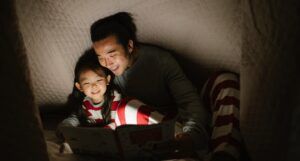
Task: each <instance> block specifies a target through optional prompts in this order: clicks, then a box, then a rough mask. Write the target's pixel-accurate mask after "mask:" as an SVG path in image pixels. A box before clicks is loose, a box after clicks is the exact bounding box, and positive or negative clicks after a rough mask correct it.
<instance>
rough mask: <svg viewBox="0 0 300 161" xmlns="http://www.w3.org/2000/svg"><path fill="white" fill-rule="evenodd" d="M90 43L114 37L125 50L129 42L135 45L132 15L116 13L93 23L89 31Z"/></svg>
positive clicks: (134, 27)
mask: <svg viewBox="0 0 300 161" xmlns="http://www.w3.org/2000/svg"><path fill="white" fill-rule="evenodd" d="M90 32H91V39H92V42H96V41H99V40H103V39H105V38H107V37H109V36H116V38H117V41H118V43H120V44H121V45H122V46H123V47H124V49H127V45H128V42H129V40H132V41H133V44H134V46H136V45H137V38H136V26H135V24H134V20H133V18H132V15H131V14H130V13H128V12H118V13H116V14H114V15H111V16H108V17H104V18H102V19H99V20H98V21H96V22H94V23H93V24H92V26H91V29H90Z"/></svg>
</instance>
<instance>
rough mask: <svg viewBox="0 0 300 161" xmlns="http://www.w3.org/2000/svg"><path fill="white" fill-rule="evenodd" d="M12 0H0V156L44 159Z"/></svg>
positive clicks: (34, 160)
mask: <svg viewBox="0 0 300 161" xmlns="http://www.w3.org/2000/svg"><path fill="white" fill-rule="evenodd" d="M13 2H14V1H11V0H2V1H0V33H1V37H0V61H1V62H0V75H1V79H0V91H1V96H0V99H1V100H0V113H1V120H0V122H1V126H0V146H1V152H0V154H1V155H0V158H1V159H0V160H9V161H20V160H21V161H47V160H48V156H47V151H46V145H45V142H44V137H43V133H42V130H41V122H40V118H39V112H38V110H37V106H36V105H35V103H34V97H33V93H32V89H31V82H30V75H29V70H28V66H27V65H28V64H27V57H26V54H25V50H24V44H23V42H22V37H21V36H20V32H19V31H18V25H17V19H16V14H15V8H14V3H13Z"/></svg>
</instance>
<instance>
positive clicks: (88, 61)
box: [72, 48, 114, 124]
mask: <svg viewBox="0 0 300 161" xmlns="http://www.w3.org/2000/svg"><path fill="white" fill-rule="evenodd" d="M87 70H92V71H94V72H95V73H97V74H98V75H100V76H101V77H107V76H108V75H110V76H111V82H112V81H113V74H112V73H111V71H110V70H108V69H107V68H105V67H102V66H101V65H100V64H99V62H98V58H97V55H96V53H95V51H94V50H93V49H92V48H90V49H88V50H86V51H85V52H84V54H83V55H81V57H80V58H79V59H78V61H77V63H76V66H75V71H74V75H75V77H74V84H75V83H76V82H79V78H80V74H81V73H82V72H85V71H87ZM113 92H114V85H113V83H109V85H107V89H106V92H105V93H104V101H105V102H104V104H103V110H101V112H102V116H103V120H104V122H103V124H108V123H109V120H110V112H111V104H112V100H113V98H112V95H113ZM72 96H73V98H74V99H75V101H76V102H80V106H81V103H82V101H83V99H84V97H85V95H84V94H83V93H82V92H81V91H79V90H78V89H77V88H76V87H75V85H74V87H73V92H72ZM80 106H79V107H80ZM80 109H81V107H80V108H79V111H78V112H79V114H78V115H81V121H82V123H85V121H86V119H82V118H85V117H83V116H82V114H83V112H82V111H81V110H80Z"/></svg>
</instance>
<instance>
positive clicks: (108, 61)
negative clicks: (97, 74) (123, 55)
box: [105, 58, 113, 67]
mask: <svg viewBox="0 0 300 161" xmlns="http://www.w3.org/2000/svg"><path fill="white" fill-rule="evenodd" d="M112 64H113V61H112V60H111V59H110V58H105V67H109V66H110V65H112Z"/></svg>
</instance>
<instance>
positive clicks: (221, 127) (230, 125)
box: [202, 72, 242, 160]
mask: <svg viewBox="0 0 300 161" xmlns="http://www.w3.org/2000/svg"><path fill="white" fill-rule="evenodd" d="M239 90H240V85H239V76H238V75H237V74H235V73H230V72H218V73H215V74H214V75H213V76H212V77H210V78H209V80H208V81H207V82H206V85H205V87H204V90H203V93H202V96H203V100H204V104H205V105H206V107H208V108H210V109H209V111H211V112H212V124H211V128H212V132H211V144H210V148H211V152H212V155H213V154H215V153H218V152H225V153H227V154H229V155H231V156H232V157H233V158H235V159H236V160H239V158H240V153H241V145H242V137H241V133H240V128H239V107H240V101H239V100H240V91H239Z"/></svg>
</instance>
